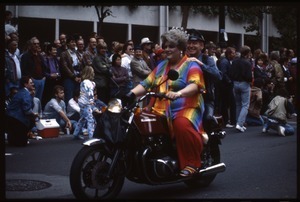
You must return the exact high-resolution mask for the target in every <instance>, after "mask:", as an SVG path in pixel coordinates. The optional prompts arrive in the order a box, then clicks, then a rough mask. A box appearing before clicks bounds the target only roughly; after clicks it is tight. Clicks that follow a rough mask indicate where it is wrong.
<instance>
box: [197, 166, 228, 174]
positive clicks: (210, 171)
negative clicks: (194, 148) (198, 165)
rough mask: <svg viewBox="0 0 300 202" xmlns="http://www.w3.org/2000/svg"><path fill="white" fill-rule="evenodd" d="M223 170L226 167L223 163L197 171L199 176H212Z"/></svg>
mask: <svg viewBox="0 0 300 202" xmlns="http://www.w3.org/2000/svg"><path fill="white" fill-rule="evenodd" d="M225 170H226V165H225V164H224V163H219V164H216V165H213V166H210V167H207V168H205V169H201V170H200V171H199V174H200V175H202V176H207V175H214V174H217V173H221V172H224V171H225Z"/></svg>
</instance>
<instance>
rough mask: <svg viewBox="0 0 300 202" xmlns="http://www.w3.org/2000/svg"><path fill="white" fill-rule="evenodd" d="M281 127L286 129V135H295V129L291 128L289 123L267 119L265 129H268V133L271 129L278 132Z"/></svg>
mask: <svg viewBox="0 0 300 202" xmlns="http://www.w3.org/2000/svg"><path fill="white" fill-rule="evenodd" d="M279 126H282V127H284V129H285V131H284V134H285V135H293V134H294V133H295V129H294V127H293V126H291V125H290V124H287V123H282V122H280V121H278V120H276V119H272V118H266V121H265V124H264V128H265V129H266V131H268V130H269V129H273V130H275V131H278V128H279Z"/></svg>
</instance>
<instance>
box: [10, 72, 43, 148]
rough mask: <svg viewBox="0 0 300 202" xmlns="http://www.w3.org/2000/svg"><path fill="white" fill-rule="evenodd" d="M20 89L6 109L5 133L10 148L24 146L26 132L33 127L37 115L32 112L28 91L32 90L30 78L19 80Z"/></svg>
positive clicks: (31, 100) (31, 101) (26, 139)
mask: <svg viewBox="0 0 300 202" xmlns="http://www.w3.org/2000/svg"><path fill="white" fill-rule="evenodd" d="M20 87H21V88H20V89H19V91H18V92H17V93H16V94H15V95H14V97H13V98H12V100H11V102H10V103H9V104H8V106H7V108H6V118H5V132H6V133H7V141H8V144H9V145H10V146H26V145H27V144H29V143H28V136H27V134H28V132H29V131H30V129H31V128H32V126H33V123H34V120H35V118H37V117H38V114H37V113H34V112H33V111H32V108H33V98H32V96H31V95H30V91H31V89H32V88H34V83H33V80H32V78H31V77H29V76H23V77H22V78H21V80H20Z"/></svg>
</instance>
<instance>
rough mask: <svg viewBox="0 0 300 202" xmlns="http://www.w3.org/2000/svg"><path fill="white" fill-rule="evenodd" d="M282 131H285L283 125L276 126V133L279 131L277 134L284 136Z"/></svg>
mask: <svg viewBox="0 0 300 202" xmlns="http://www.w3.org/2000/svg"><path fill="white" fill-rule="evenodd" d="M284 131H285V128H284V127H283V126H279V127H278V133H279V135H282V136H285V134H284Z"/></svg>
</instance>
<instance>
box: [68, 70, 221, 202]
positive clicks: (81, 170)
mask: <svg viewBox="0 0 300 202" xmlns="http://www.w3.org/2000/svg"><path fill="white" fill-rule="evenodd" d="M176 73H177V72H176ZM176 73H174V72H171V70H170V71H169V73H168V78H167V79H171V80H176V79H177V78H178V74H177V76H176ZM174 75H175V76H174ZM176 77H177V78H176ZM167 79H166V80H167ZM166 80H165V81H166ZM165 81H164V82H165ZM151 97H155V98H159V99H169V98H168V97H166V96H165V95H164V94H159V93H155V92H147V93H146V94H145V95H144V96H142V97H140V98H139V99H137V100H136V101H135V102H133V103H132V104H131V105H129V106H126V107H122V101H121V100H120V99H112V100H111V101H110V102H109V103H108V106H107V108H106V109H105V110H104V112H103V113H102V115H101V117H100V118H98V121H97V127H96V130H95V133H94V137H93V138H92V139H90V140H87V141H85V142H84V143H83V147H82V148H81V150H80V151H79V152H78V153H77V155H76V156H75V158H74V160H73V162H72V165H71V170H70V176H69V177H70V185H71V189H72V192H73V194H74V196H75V197H76V198H77V199H113V198H116V197H117V195H118V194H119V193H120V191H121V190H122V187H123V184H124V181H125V178H127V179H128V180H130V181H132V182H135V183H143V184H148V185H164V184H171V183H180V182H183V183H185V184H186V185H187V186H188V187H192V188H194V187H204V186H208V185H209V184H210V183H211V182H212V181H213V180H214V179H215V177H216V175H217V174H218V173H220V172H224V171H225V169H226V166H225V164H224V163H221V162H220V149H219V145H220V144H221V139H222V138H224V137H225V136H226V132H225V131H223V130H222V127H221V121H220V120H221V119H220V118H215V117H214V119H212V120H208V121H205V122H204V129H205V131H206V134H203V140H204V148H203V152H202V154H201V169H200V170H199V172H197V173H196V174H194V175H193V176H191V177H181V176H180V175H179V171H180V170H179V167H178V158H177V152H176V142H175V141H172V140H171V139H170V135H169V129H168V123H167V118H166V117H165V116H162V115H160V114H157V113H155V112H152V111H151V112H149V111H145V110H143V109H141V108H140V107H139V103H140V102H143V101H144V100H145V99H149V98H151Z"/></svg>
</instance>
